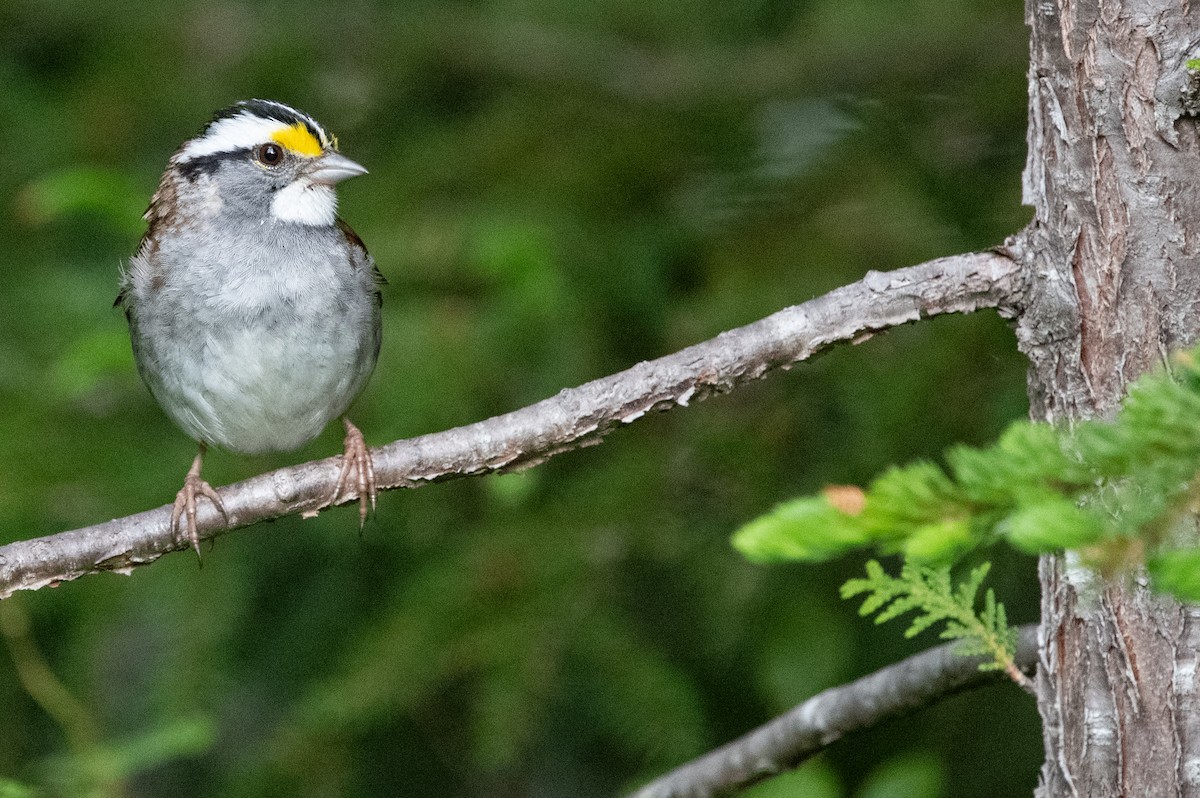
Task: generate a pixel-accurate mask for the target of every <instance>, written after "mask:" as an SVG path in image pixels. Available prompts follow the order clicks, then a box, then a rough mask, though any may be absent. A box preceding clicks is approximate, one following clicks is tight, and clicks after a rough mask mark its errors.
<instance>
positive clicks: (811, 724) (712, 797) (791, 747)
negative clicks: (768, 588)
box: [630, 625, 1037, 798]
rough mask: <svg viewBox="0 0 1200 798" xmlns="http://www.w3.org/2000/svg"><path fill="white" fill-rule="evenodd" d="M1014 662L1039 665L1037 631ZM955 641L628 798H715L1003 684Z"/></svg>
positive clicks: (820, 699)
mask: <svg viewBox="0 0 1200 798" xmlns="http://www.w3.org/2000/svg"><path fill="white" fill-rule="evenodd" d="M1019 633H1020V634H1019V639H1018V643H1017V653H1016V657H1015V661H1016V664H1017V667H1018V668H1020V669H1021V671H1022V672H1025V673H1032V672H1033V669H1034V667H1035V666H1036V665H1037V627H1036V626H1034V625H1030V626H1023V627H1021V628H1020V630H1019ZM955 645H956V643H946V644H944V645H941V646H938V647H937V648H932V649H930V650H928V651H922V652H921V653H920V654H915V655H913V656H911V657H909V658H908V659H905V660H901V661H900V662H897V663H895V664H893V665H888V666H887V667H886V668H883V669H881V670H878V671H876V672H875V673H872V674H870V675H869V676H864V677H863V678H861V679H858V680H856V681H853V682H850V683H849V684H843V685H841V686H839V687H833V688H830V689H829V690H826V691H824V692H822V693H818V694H817V695H815V696H813V697H812V698H810V699H808V700H807V701H805V702H804V703H802V704H800V705H799V706H797V707H794V708H793V709H791V710H790V711H788V712H787V713H786V714H784V715H781V716H779V717H778V718H775V720H773V721H771V722H770V723H767V724H766V725H764V726H760V727H759V728H757V729H755V730H754V731H751V732H749V733H748V734H745V735H743V736H742V737H739V738H738V739H736V740H734V741H733V742H731V743H726V744H725V745H723V746H721V747H720V748H718V749H716V750H715V751H711V752H709V753H707V754H705V755H704V756H702V757H700V758H699V759H695V760H693V761H691V762H689V763H687V764H686V765H683V766H681V767H679V768H676V769H675V770H673V771H671V772H670V773H667V774H666V775H664V776H662V777H660V778H658V779H656V780H654V781H653V782H651V783H650V784H647V785H646V786H645V787H643V788H642V789H640V790H638V791H637V792H636V793H633V795H632V796H630V798H716V796H719V795H728V794H730V793H731V792H735V791H737V790H741V789H744V788H746V787H749V786H750V785H751V784H754V783H756V782H759V781H762V780H763V779H766V778H769V777H771V776H774V775H777V774H779V773H782V772H783V771H785V770H788V769H790V768H794V767H796V766H797V765H799V764H800V763H801V762H803V761H804V760H806V759H808V758H809V757H811V756H814V755H815V754H817V753H820V752H821V751H822V750H823V749H825V748H827V747H828V746H829V745H831V744H832V743H834V742H836V741H837V740H839V739H841V738H842V737H844V736H845V735H847V734H849V733H851V732H854V731H859V730H860V729H866V728H868V727H871V726H875V725H877V724H879V723H881V722H883V721H885V720H888V719H890V718H894V717H897V716H900V715H904V714H907V713H909V712H913V711H915V710H918V709H922V708H924V707H927V706H929V705H930V704H932V703H934V702H936V701H939V700H941V699H943V698H947V697H949V696H951V695H953V694H955V693H958V692H961V691H963V690H968V689H970V688H973V687H982V686H983V685H986V684H995V683H998V682H1001V681H1003V680H1004V679H1005V678H1006V676H1005V674H1004V672H1003V671H981V670H979V664H980V663H981V662H987V661H990V659H989V658H988V657H986V656H985V657H962V656H959V655H958V654H955V653H954V647H955Z"/></svg>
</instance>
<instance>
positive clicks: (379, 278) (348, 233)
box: [336, 216, 387, 304]
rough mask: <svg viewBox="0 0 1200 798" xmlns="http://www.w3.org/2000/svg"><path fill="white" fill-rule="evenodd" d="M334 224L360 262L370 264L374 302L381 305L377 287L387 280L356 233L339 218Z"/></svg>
mask: <svg viewBox="0 0 1200 798" xmlns="http://www.w3.org/2000/svg"><path fill="white" fill-rule="evenodd" d="M336 224H337V228H338V229H339V230H341V231H342V235H344V236H345V237H346V241H347V242H349V244H350V245H351V246H352V247H354V248H355V249H357V250H358V251H359V252H360V253H361V260H362V261H364V262H366V263H369V264H371V274H372V276H373V277H374V278H375V286H376V288H375V301H376V302H378V303H380V304H383V294H382V292H381V291H380V290H379V287H380V286H384V285H387V278H386V277H384V276H383V273H382V272H380V271H379V267H378V266H376V265H375V261H374V259H372V258H371V255H370V253H368V252H367V245H366V244H364V243H363V240H362V239H361V238H360V237H359V235H358V233H356V232H354V229H353V228H352V227H350V225H348V224H346V220H345V219H343V218H341V217H340V216H339V217H338V218H337V222H336Z"/></svg>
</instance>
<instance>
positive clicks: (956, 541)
mask: <svg viewBox="0 0 1200 798" xmlns="http://www.w3.org/2000/svg"><path fill="white" fill-rule="evenodd" d="M974 544H975V539H974V537H973V536H972V535H971V525H970V523H969V522H968V521H966V520H965V519H955V520H951V521H939V522H937V523H933V524H925V525H924V526H921V527H918V528H917V531H916V532H914V533H913V534H912V535H910V536H909V537H908V539H907V540H905V541H904V545H903V549H904V554H905V556H906V557H908V558H909V559H911V560H914V561H916V562H924V563H947V562H950V561H951V560H953V559H954V558H955V557H957V556H958V555H960V554H962V553H963V552H964V551H967V550H968V549H970V548H971V547H972V546H973V545H974Z"/></svg>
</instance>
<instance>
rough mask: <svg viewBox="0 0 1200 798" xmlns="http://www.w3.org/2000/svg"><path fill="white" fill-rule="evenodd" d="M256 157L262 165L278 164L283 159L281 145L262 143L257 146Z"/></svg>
mask: <svg viewBox="0 0 1200 798" xmlns="http://www.w3.org/2000/svg"><path fill="white" fill-rule="evenodd" d="M257 157H258V162H259V163H261V164H262V165H263V166H279V164H280V163H281V162H282V161H283V147H281V146H279V145H278V144H264V145H262V146H261V147H259V148H258V155H257Z"/></svg>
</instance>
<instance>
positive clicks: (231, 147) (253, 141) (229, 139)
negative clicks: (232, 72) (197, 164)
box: [179, 112, 287, 162]
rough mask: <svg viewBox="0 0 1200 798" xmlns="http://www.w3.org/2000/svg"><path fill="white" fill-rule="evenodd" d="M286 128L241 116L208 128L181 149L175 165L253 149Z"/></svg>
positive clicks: (255, 117)
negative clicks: (218, 154) (205, 157)
mask: <svg viewBox="0 0 1200 798" xmlns="http://www.w3.org/2000/svg"><path fill="white" fill-rule="evenodd" d="M286 127H287V125H286V124H284V123H283V122H280V121H279V120H277V119H263V118H262V117H261V116H256V115H255V114H251V113H246V112H243V113H240V114H238V115H237V116H231V117H229V118H228V119H221V120H219V121H217V122H214V123H212V124H211V125H209V126H208V130H206V131H205V132H204V135H202V136H200V137H199V138H194V139H192V140H191V141H189V142H188V143H187V144H185V145H184V146H183V149H182V150H180V152H179V161H180V162H183V161H190V160H192V159H193V158H201V157H203V156H205V155H213V154H214V153H218V152H234V151H235V150H244V149H249V148H251V147H257V146H258V145H259V144H265V143H267V142H268V141H270V140H271V135H272V134H274V133H276V132H278V131H280V130H283V129H284V128H286Z"/></svg>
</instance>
